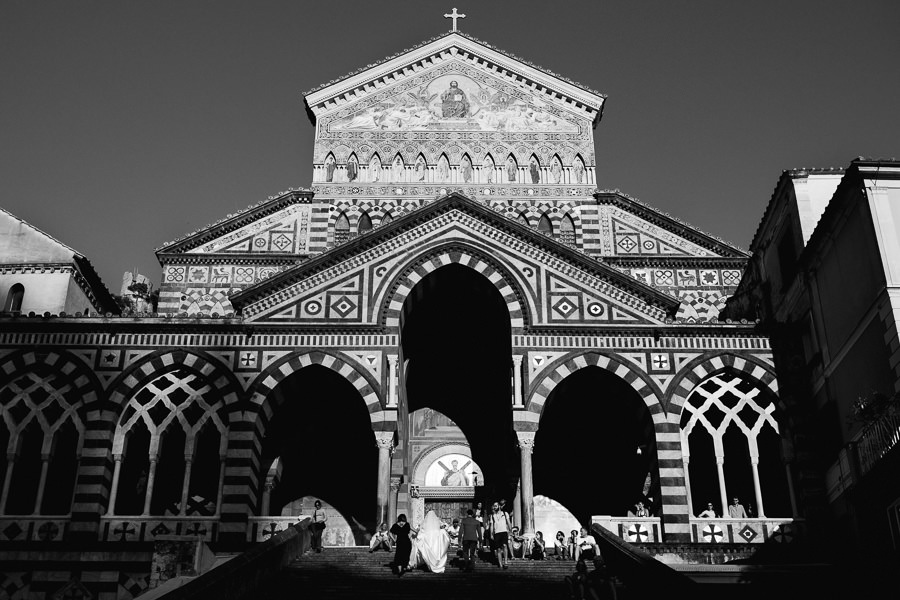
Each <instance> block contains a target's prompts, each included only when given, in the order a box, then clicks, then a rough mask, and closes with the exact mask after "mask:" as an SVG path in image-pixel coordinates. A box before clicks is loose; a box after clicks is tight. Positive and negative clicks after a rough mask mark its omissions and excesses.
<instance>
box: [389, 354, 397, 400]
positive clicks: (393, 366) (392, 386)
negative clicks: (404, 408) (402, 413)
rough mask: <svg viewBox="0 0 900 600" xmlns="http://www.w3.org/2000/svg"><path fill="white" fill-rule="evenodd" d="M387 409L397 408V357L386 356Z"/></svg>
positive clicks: (394, 355) (393, 355) (392, 355)
mask: <svg viewBox="0 0 900 600" xmlns="http://www.w3.org/2000/svg"><path fill="white" fill-rule="evenodd" d="M387 359H388V401H387V406H388V408H396V406H397V355H396V354H388V355H387Z"/></svg>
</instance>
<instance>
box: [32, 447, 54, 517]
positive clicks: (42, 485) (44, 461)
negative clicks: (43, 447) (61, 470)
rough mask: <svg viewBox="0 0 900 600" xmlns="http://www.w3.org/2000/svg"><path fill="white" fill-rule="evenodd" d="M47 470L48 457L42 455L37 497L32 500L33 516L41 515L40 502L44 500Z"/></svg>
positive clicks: (48, 466) (48, 465)
mask: <svg viewBox="0 0 900 600" xmlns="http://www.w3.org/2000/svg"><path fill="white" fill-rule="evenodd" d="M49 468H50V455H49V454H44V455H43V456H41V475H40V479H38V489H37V496H35V498H34V510H32V511H31V514H33V515H39V514H41V501H42V500H43V499H44V490H45V489H46V488H47V470H48V469H49Z"/></svg>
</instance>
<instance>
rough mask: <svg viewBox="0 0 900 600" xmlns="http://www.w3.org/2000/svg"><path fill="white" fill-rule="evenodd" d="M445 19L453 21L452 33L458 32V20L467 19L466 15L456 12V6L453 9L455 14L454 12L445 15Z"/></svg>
mask: <svg viewBox="0 0 900 600" xmlns="http://www.w3.org/2000/svg"><path fill="white" fill-rule="evenodd" d="M444 18H445V19H453V29H452V31H458V30H457V29H456V20H457V19H465V18H466V15H464V14H461V13H458V12H456V7H455V6H454V7H453V12H452V13H446V14H444Z"/></svg>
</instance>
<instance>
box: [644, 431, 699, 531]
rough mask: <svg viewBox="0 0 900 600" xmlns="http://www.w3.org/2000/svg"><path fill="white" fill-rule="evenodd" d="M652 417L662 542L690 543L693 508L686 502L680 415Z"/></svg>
mask: <svg viewBox="0 0 900 600" xmlns="http://www.w3.org/2000/svg"><path fill="white" fill-rule="evenodd" d="M653 417H654V418H653V424H654V427H655V430H656V456H657V465H658V470H659V490H660V502H661V505H662V509H661V514H660V517H661V522H662V535H663V540H664V541H665V542H666V543H669V544H672V543H676V544H680V543H686V542H690V541H691V531H690V516H691V514H690V513H691V508H690V506H688V501H687V487H686V483H685V478H684V457H683V456H682V451H681V429H680V427H679V425H678V415H672V414H670V415H669V418H668V419H667V418H666V416H665V415H663V414H661V413H660V414H656V415H653Z"/></svg>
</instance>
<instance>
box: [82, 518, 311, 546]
mask: <svg viewBox="0 0 900 600" xmlns="http://www.w3.org/2000/svg"><path fill="white" fill-rule="evenodd" d="M295 520H296V519H295ZM218 534H219V517H191V516H187V517H168V516H164V515H161V516H134V517H129V516H125V515H122V516H118V515H117V516H113V517H103V518H102V519H100V533H99V538H100V540H101V541H105V542H152V541H154V540H155V539H156V537H157V536H163V535H190V536H196V537H199V538H201V539H202V540H203V541H204V542H215V541H217V540H218Z"/></svg>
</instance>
